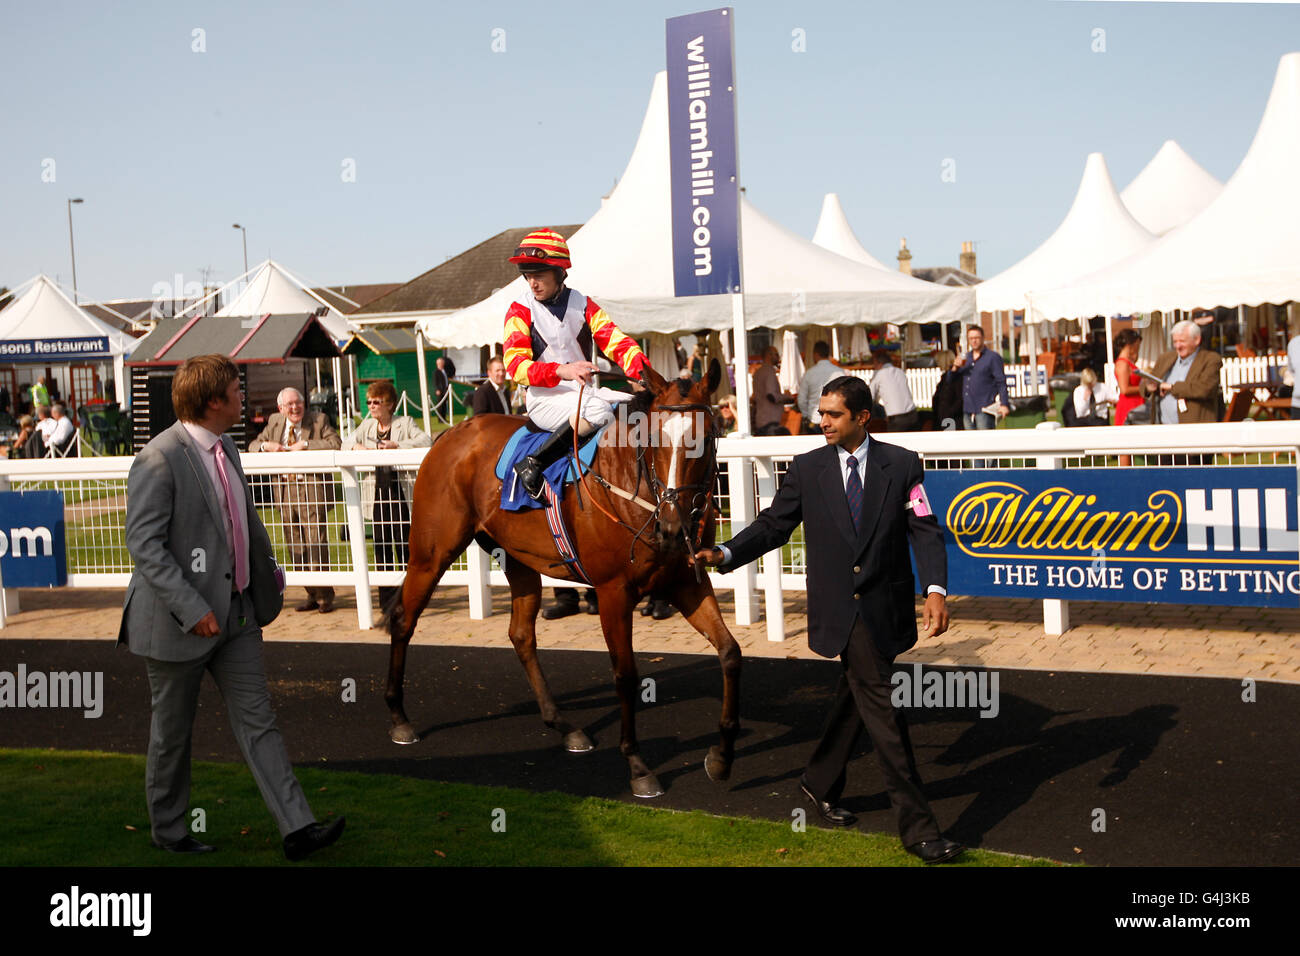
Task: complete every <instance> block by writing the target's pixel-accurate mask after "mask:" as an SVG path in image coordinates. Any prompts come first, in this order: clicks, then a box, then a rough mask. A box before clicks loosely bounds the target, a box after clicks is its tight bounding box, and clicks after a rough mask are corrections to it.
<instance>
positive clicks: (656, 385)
mask: <svg viewBox="0 0 1300 956" xmlns="http://www.w3.org/2000/svg"><path fill="white" fill-rule="evenodd" d="M641 384H642V385H644V386H645V387H646V388H648V389H650V391H652V392H654V393H655V394H656V395H658V394H659V393H660V392H662V391H663V390H664V389H665V388H667V387H668V381H667V379H665V378H664V377H663V376H662V375H660V374H659V373H658V372H656V371H655V370H654V369H653V368H651V367H650V363H649V362H646V363H645V364H644V365H642V366H641Z"/></svg>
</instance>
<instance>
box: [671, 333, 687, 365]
mask: <svg viewBox="0 0 1300 956" xmlns="http://www.w3.org/2000/svg"><path fill="white" fill-rule="evenodd" d="M673 351H674V352H675V353H676V354H677V368H678V370H679V371H680V370H681V369H684V368H687V367H688V365H687V362H688V359H687V357H686V349H685V347H684V346H683V345H682V340H681V339H673Z"/></svg>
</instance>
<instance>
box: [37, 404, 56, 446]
mask: <svg viewBox="0 0 1300 956" xmlns="http://www.w3.org/2000/svg"><path fill="white" fill-rule="evenodd" d="M58 426H59V423H58V422H56V421H55V420H54V418H53V417H52V416H51V415H50V406H48V405H37V406H36V430H37V431H38V432H40V433H41V440H42V441H43V442H44V443H45V445H46V446H47V447H48V446H49V444H50V440H51V439H52V438H53V437H54V429H56V428H57V427H58Z"/></svg>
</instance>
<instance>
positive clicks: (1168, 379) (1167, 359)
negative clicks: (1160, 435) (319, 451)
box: [1143, 319, 1223, 425]
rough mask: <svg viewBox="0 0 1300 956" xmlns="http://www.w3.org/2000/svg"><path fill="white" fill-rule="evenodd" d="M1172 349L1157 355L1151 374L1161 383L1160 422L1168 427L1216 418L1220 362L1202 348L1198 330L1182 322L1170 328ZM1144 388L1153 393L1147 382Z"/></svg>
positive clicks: (1215, 354) (1216, 355) (1196, 327)
mask: <svg viewBox="0 0 1300 956" xmlns="http://www.w3.org/2000/svg"><path fill="white" fill-rule="evenodd" d="M1172 337H1173V341H1174V347H1173V349H1172V350H1171V351H1168V352H1166V353H1165V354H1164V355H1162V356H1160V360H1159V361H1157V362H1156V365H1155V368H1154V369H1153V370H1152V374H1154V375H1155V376H1156V378H1159V379H1162V380H1163V381H1162V382H1161V384H1160V387H1159V388H1160V402H1159V404H1158V405H1157V408H1159V410H1160V421H1161V422H1162V423H1164V424H1167V425H1178V424H1191V423H1195V422H1214V421H1218V419H1219V401H1220V390H1219V369H1220V367H1221V366H1222V365H1223V359H1222V358H1221V357H1220V356H1219V355H1218V354H1217V353H1215V352H1212V351H1210V350H1209V349H1203V348H1201V329H1200V326H1198V325H1197V324H1196V323H1195V322H1192V321H1189V320H1186V319H1184V320H1183V321H1182V322H1179V323H1177V324H1176V325H1175V326H1174V328H1173V336H1172ZM1143 389H1144V390H1146V391H1154V388H1153V386H1152V385H1151V384H1150V383H1144V384H1143Z"/></svg>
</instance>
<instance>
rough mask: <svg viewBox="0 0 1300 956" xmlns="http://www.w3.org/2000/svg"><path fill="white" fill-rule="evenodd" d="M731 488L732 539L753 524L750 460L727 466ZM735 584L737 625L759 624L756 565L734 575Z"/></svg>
mask: <svg viewBox="0 0 1300 956" xmlns="http://www.w3.org/2000/svg"><path fill="white" fill-rule="evenodd" d="M727 474H728V476H729V478H728V482H727V484H728V487H729V488H730V491H731V537H733V538H734V537H735V536H736V535H738V534H740V532H742V531H744V530H745V528H747V527H749V523H750V522H751V521H753V520H754V470H753V466H752V465H751V464H750V459H748V458H732V459H731V460H730V461H728V462H727ZM732 574H733V575H734V576H735V580H736V590H735V595H736V623H737V624H739V625H740V626H741V627H748V626H749V625H750V624H756V623H757V622H758V602H757V601H756V600H755V594H754V577H755V576H754V565H753V564H752V563H751V564H747V565H745V566H744V567H743V568H737V569H736V570H735V571H733V572H732Z"/></svg>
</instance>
